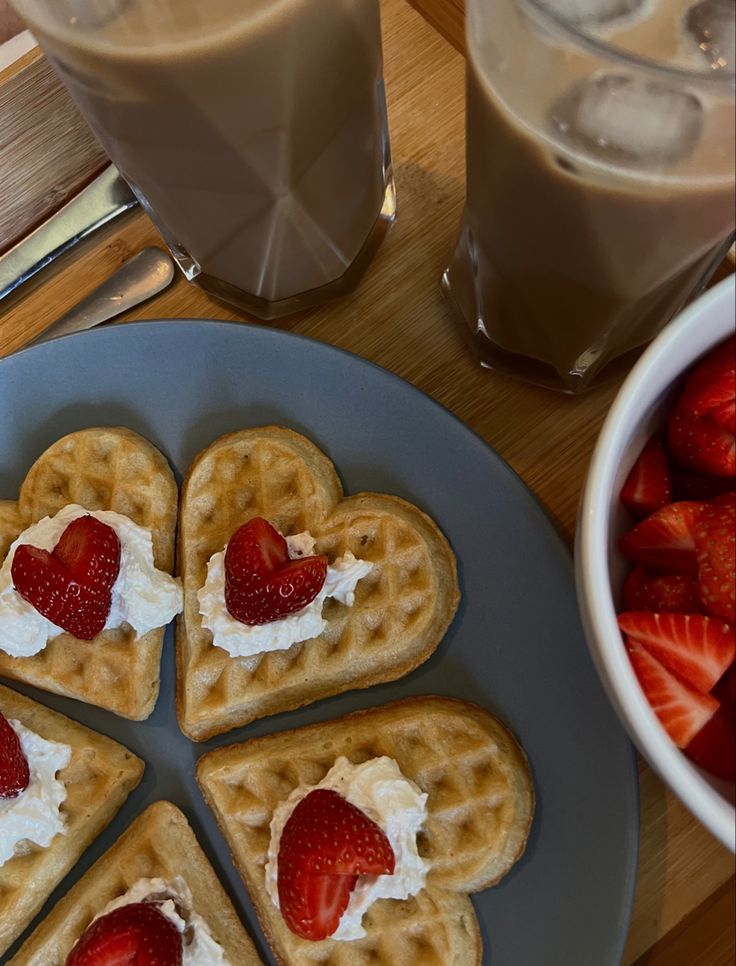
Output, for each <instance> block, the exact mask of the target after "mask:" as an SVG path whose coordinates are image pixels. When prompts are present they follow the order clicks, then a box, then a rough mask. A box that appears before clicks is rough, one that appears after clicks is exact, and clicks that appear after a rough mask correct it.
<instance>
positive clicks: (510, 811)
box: [197, 697, 534, 966]
mask: <svg viewBox="0 0 736 966" xmlns="http://www.w3.org/2000/svg"><path fill="white" fill-rule="evenodd" d="M343 755H344V756H345V757H346V758H347V759H348V760H349V761H351V762H352V763H353V764H360V763H361V762H364V761H367V760H369V759H371V758H377V757H380V756H382V755H387V756H388V757H390V758H393V759H394V760H395V761H396V763H397V764H398V766H399V769H400V770H401V772H402V774H403V775H404V776H405V777H406V778H408V779H411V781H413V782H415V783H416V784H417V785H418V786H419V788H420V790H421V791H423V792H426V793H427V796H428V797H427V819H426V821H425V823H424V827H423V829H422V831H421V832H420V833H419V836H418V839H417V844H418V849H419V854H420V855H421V856H422V857H423V858H424V859H425V860H426V862H427V863H428V866H429V870H428V874H427V880H426V885H425V888H424V889H423V890H422V891H421V892H419V893H418V894H417V895H416V896H414V897H413V898H410V899H407V900H396V899H380V900H378V901H377V902H375V903H374V904H373V905H372V906H371V907H370V908H369V909H368V911H367V912H366V913H365V915H364V917H363V927H364V928H365V930H366V933H367V935H366V936H365V937H364V938H363V939H356V940H352V941H350V942H339V941H336V940H332V939H325V940H322V941H320V942H310V941H309V940H304V939H301V938H299V936H297V935H295V934H294V933H292V932H291V931H290V930H289V929H288V927H287V926H286V924H285V922H284V919H283V917H282V915H281V913H280V912H279V911H278V910H277V909H276V907H275V906H274V905H273V903H272V901H271V899H270V897H269V895H268V892H267V891H266V886H265V871H264V870H265V864H266V860H267V856H268V847H269V842H270V838H271V833H270V823H271V818H272V816H273V813H274V810H275V809H276V807H277V806H278V805H279V804H280V803H281V802H282V801H284V800H285V799H286V798H288V797H289V795H290V794H291V792H292V791H293V790H294V789H295V788H297V787H299V786H312V785H316V784H317V783H318V782H320V781H321V780H322V779H323V778H324V776H325V775H326V773H327V772H328V771H329V770H330V769H331V768H332V766H333V765H334V764H335V760H336V759H337V758H338V757H339V756H343ZM197 781H198V782H199V785H200V787H201V789H202V792H203V794H204V796H205V799H206V801H207V804H208V805H209V806H210V808H211V809H212V810H213V812H214V814H215V817H216V819H217V822H218V824H219V826H220V828H221V830H222V832H223V834H224V836H225V838H226V839H227V841H228V844H229V846H230V850H231V852H232V854H233V858H234V860H235V863H236V865H237V867H238V869H239V871H240V874H241V876H242V877H243V880H244V881H245V884H246V886H247V888H248V892H249V894H250V897H251V900H252V901H253V904H254V906H255V907H256V911H257V913H258V917H259V919H260V922H261V926H262V928H263V931H264V933H265V935H266V937H267V939H268V941H269V943H270V945H271V947H272V949H273V950H274V953H275V955H276V958H277V960H278V961H279V962H280V963H284V964H287V966H314V964H316V963H329V964H330V966H353V964H355V963H369V962H370V963H375V964H376V966H416V964H418V963H448V964H449V963H452V964H453V966H476V964H478V963H480V961H481V953H482V947H481V938H480V932H479V929H478V922H477V920H476V917H475V912H474V910H473V906H472V903H471V902H470V899H469V898H468V893H469V892H478V891H480V890H481V889H485V888H487V887H488V886H491V885H494V884H495V883H497V882H498V881H499V880H500V879H501V878H502V877H503V876H504V875H505V874H506V873H507V872H508V871H509V869H510V868H511V867H512V866H513V865H514V864H515V862H516V861H517V860H518V858H519V857H520V855H521V854H522V852H523V851H524V848H525V845H526V840H527V837H528V834H529V829H530V827H531V822H532V816H533V812H534V790H533V786H532V781H531V776H530V773H529V766H528V763H527V760H526V757H525V755H524V752H523V751H522V749H521V748H520V747H519V745H518V744H517V742H516V740H515V739H514V737H513V736H512V735H511V733H510V732H509V731H508V730H507V729H506V728H505V727H504V726H503V725H502V724H501V723H500V722H499V721H498V720H497V719H496V718H494V717H493V716H492V715H490V714H489V713H488V712H487V711H484V710H483V709H482V708H479V707H477V706H476V705H472V704H469V703H467V702H464V701H458V700H456V699H454V698H441V697H419V698H407V699H405V700H403V701H396V702H394V703H392V704H387V705H384V706H383V707H378V708H371V709H369V710H367V711H358V712H355V713H353V714H349V715H345V716H344V717H342V718H337V719H335V720H333V721H326V722H320V723H319V724H316V725H310V726H308V727H305V728H297V729H294V730H292V731H286V732H283V733H281V734H271V735H266V736H265V737H263V738H255V739H253V740H251V741H247V742H244V743H243V744H238V745H232V746H230V747H226V748H218V749H216V750H215V751H211V752H209V753H208V754H206V755H204V756H203V757H202V758H201V759H200V761H199V763H198V765H197Z"/></svg>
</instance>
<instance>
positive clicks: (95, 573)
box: [53, 514, 120, 591]
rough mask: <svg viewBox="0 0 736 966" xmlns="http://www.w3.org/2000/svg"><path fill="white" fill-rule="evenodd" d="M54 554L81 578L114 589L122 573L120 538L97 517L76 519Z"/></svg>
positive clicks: (108, 589) (60, 539)
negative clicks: (119, 574)
mask: <svg viewBox="0 0 736 966" xmlns="http://www.w3.org/2000/svg"><path fill="white" fill-rule="evenodd" d="M53 553H54V556H55V557H56V559H57V560H59V561H61V563H63V564H64V566H65V567H67V569H68V570H70V571H71V572H72V573H73V574H74V576H75V577H76V578H77V580H80V581H84V583H87V584H90V585H92V586H93V587H97V588H98V589H99V590H101V591H102V590H104V591H110V590H112V586H113V584H114V583H115V581H116V579H117V576H118V573H119V572H120V540H119V539H118V535H117V533H115V531H114V530H113V528H112V527H110V526H108V525H107V524H106V523H103V522H102V521H101V520H98V519H97V517H93V516H90V515H89V514H87V515H86V516H82V517H77V519H76V520H72V522H71V523H70V524H69V526H68V527H67V528H66V530H65V531H64V532H63V533H62V535H61V536H60V537H59V542H58V543H57V544H56V546H55V547H54V551H53Z"/></svg>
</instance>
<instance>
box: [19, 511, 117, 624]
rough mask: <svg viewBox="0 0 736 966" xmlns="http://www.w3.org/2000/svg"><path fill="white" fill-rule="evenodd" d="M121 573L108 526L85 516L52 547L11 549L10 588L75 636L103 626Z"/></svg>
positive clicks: (114, 542)
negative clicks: (44, 548)
mask: <svg viewBox="0 0 736 966" xmlns="http://www.w3.org/2000/svg"><path fill="white" fill-rule="evenodd" d="M119 571H120V540H119V539H118V535H117V534H116V533H115V531H114V530H113V528H112V527H109V526H108V525H107V524H105V523H102V522H101V521H99V520H97V519H96V518H95V517H92V516H89V515H85V516H81V517H78V518H77V519H76V520H73V521H72V522H71V523H70V524H69V526H68V527H67V528H66V529H65V530H64V532H63V533H62V535H61V537H60V539H59V541H58V543H57V544H56V546H55V547H54V549H53V550H51V551H49V550H42V549H40V548H38V547H34V546H31V545H30V544H20V546H18V547H16V549H15V554H14V555H13V562H12V564H11V569H10V573H11V578H12V581H13V586H14V587H15V589H16V590H17V591H18V593H19V594H20V595H21V597H23V598H25V600H27V601H28V603H29V604H31V605H32V606H33V607H35V609H36V610H37V611H38V612H39V614H42V615H43V616H44V617H45V618H47V620H50V621H51V622H52V623H53V624H55V625H56V626H57V627H60V628H61V629H62V630H65V631H67V633H69V634H72V635H73V636H74V637H77V638H79V639H80V640H86V641H89V640H92V638H93V637H96V635H97V634H99V633H100V631H101V630H102V629H103V628H104V626H105V623H106V621H107V618H108V615H109V613H110V607H111V606H112V588H113V585H114V583H115V580H116V579H117V576H118V573H119Z"/></svg>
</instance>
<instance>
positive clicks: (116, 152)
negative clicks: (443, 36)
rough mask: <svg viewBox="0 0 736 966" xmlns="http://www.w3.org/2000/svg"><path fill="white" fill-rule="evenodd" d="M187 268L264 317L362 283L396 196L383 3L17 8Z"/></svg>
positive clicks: (133, 1)
mask: <svg viewBox="0 0 736 966" xmlns="http://www.w3.org/2000/svg"><path fill="white" fill-rule="evenodd" d="M16 3H17V6H18V8H19V9H20V10H21V12H22V13H23V14H24V16H26V18H27V19H28V20H29V23H30V25H31V26H32V28H33V29H34V30H35V31H36V33H37V34H38V36H39V38H40V40H41V42H42V45H43V47H44V49H45V51H46V53H47V54H48V55H49V56H50V57H51V58H52V60H53V62H54V64H55V66H56V68H57V70H58V71H59V73H60V75H61V77H62V79H63V81H64V83H65V84H66V85H67V87H68V88H69V90H70V92H71V93H72V95H73V97H74V98H75V100H76V101H77V103H78V105H79V106H80V108H81V109H82V111H83V113H84V115H85V117H86V118H87V120H88V121H89V122H90V125H91V126H92V128H93V130H94V132H95V134H96V135H97V136H98V138H99V140H100V141H101V143H102V144H103V146H104V147H105V149H106V150H107V151H108V153H109V154H110V156H111V157H112V158H113V160H114V161H115V163H116V164H117V166H118V167H119V169H120V170H121V172H122V173H123V175H124V176H125V177H126V179H127V180H128V181H129V182H130V183H131V185H132V186H133V187H134V190H135V191H136V192H137V193H138V195H139V197H140V199H141V201H142V202H143V204H144V205H146V206H147V207H148V208H149V210H150V211H151V214H152V216H153V217H154V220H155V221H156V223H157V225H158V226H159V228H160V229H161V231H162V233H163V234H164V236H165V238H166V241H167V243H168V244H169V246H170V247H171V249H172V251H173V252H174V254H175V255H176V257H177V259H178V261H179V263H180V265H181V266H182V268H184V270H185V272H186V274H187V275H188V276H189V277H190V278H192V279H194V280H195V281H197V283H198V284H200V285H202V286H203V287H204V288H207V289H209V290H210V291H212V292H214V293H215V294H218V295H221V296H223V297H225V298H228V299H230V300H232V301H235V302H236V303H238V304H240V305H243V306H244V307H246V308H250V309H251V310H252V311H255V312H256V313H257V314H260V315H262V317H271V316H273V315H278V314H282V312H284V311H288V310H292V309H294V308H298V307H302V306H304V305H306V304H310V303H312V302H315V301H320V300H322V298H324V297H325V296H326V295H330V294H333V293H336V292H339V291H342V290H347V289H349V288H351V287H352V286H354V284H355V283H356V281H357V277H358V276H359V274H360V272H361V271H362V269H363V268H364V267H365V264H366V263H367V261H368V258H369V257H370V254H372V251H373V250H374V248H375V246H376V244H377V242H378V240H379V236H380V235H381V234H382V232H383V231H384V230H385V227H386V224H385V223H386V222H388V221H390V220H391V219H392V218H393V213H394V211H393V190H392V184H391V175H390V161H389V153H388V135H387V126H386V114H385V103H384V93H383V81H382V61H381V33H380V19H379V5H378V0H157V2H153V0H63V2H58V0H54V2H52V0H16Z"/></svg>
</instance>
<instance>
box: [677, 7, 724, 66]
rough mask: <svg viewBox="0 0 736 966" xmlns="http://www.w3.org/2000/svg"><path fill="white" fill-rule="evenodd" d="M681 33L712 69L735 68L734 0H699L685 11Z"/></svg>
mask: <svg viewBox="0 0 736 966" xmlns="http://www.w3.org/2000/svg"><path fill="white" fill-rule="evenodd" d="M685 33H686V35H687V36H688V37H690V38H691V39H692V40H693V41H694V42H695V43H696V44H697V46H698V47H699V48H700V49H701V51H702V52H703V56H704V57H705V59H706V61H707V62H708V64H709V65H710V66H711V67H712V68H713V70H724V71H730V72H731V73H734V71H736V50H735V48H736V3H734V0H701V3H696V4H695V5H694V6H692V7H690V9H689V10H688V11H687V13H686V14H685Z"/></svg>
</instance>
